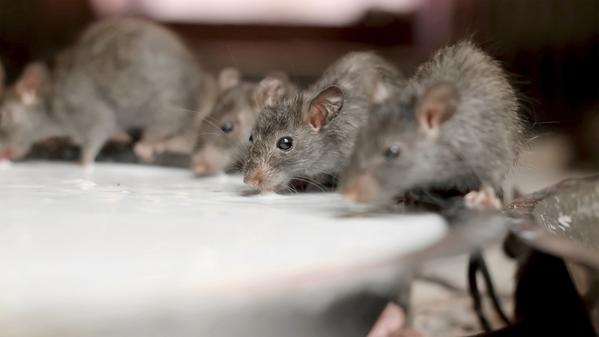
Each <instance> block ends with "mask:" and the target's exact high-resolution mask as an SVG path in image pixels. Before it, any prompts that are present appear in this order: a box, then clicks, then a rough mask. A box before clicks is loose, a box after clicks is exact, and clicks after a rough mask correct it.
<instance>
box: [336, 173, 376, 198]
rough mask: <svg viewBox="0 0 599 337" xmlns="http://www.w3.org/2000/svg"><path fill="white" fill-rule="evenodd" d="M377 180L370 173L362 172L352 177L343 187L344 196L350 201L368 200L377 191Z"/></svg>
mask: <svg viewBox="0 0 599 337" xmlns="http://www.w3.org/2000/svg"><path fill="white" fill-rule="evenodd" d="M375 185H376V182H375V181H374V179H373V178H372V176H371V175H369V174H361V175H359V176H357V177H354V178H352V179H350V180H349V181H348V182H347V184H346V185H345V186H344V187H343V188H342V190H341V193H342V194H343V197H345V199H347V200H349V201H354V202H367V201H369V200H370V199H372V197H373V195H374V193H375V191H376V186H375Z"/></svg>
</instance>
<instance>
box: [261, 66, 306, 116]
mask: <svg viewBox="0 0 599 337" xmlns="http://www.w3.org/2000/svg"><path fill="white" fill-rule="evenodd" d="M295 92H296V88H295V86H294V85H293V84H292V83H291V81H290V80H289V77H287V75H286V74H285V73H282V72H273V73H270V74H268V75H267V76H266V77H265V78H264V79H263V80H262V81H260V83H258V85H257V86H256V89H255V90H254V103H255V107H256V111H260V110H262V109H263V108H264V107H266V106H273V105H274V104H275V103H276V102H277V101H279V100H280V99H281V98H283V97H284V96H287V95H292V94H294V93H295Z"/></svg>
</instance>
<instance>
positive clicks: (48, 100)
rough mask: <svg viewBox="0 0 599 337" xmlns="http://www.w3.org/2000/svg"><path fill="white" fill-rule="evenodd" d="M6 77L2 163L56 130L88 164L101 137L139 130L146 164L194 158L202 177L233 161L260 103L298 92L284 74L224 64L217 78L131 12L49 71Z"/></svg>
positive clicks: (98, 27) (0, 126) (1, 99)
mask: <svg viewBox="0 0 599 337" xmlns="http://www.w3.org/2000/svg"><path fill="white" fill-rule="evenodd" d="M3 77H4V76H3V69H2V67H1V64H0V159H9V160H13V159H19V158H21V157H23V156H24V155H26V154H27V153H28V151H29V149H30V147H31V146H32V145H33V144H34V143H36V142H39V141H42V140H45V139H47V138H51V137H58V136H60V137H68V138H69V139H70V140H71V141H72V142H73V143H75V144H77V145H79V146H80V147H81V157H80V160H81V162H82V163H83V164H91V163H93V161H94V160H95V158H96V156H97V154H98V152H99V151H100V149H101V148H102V146H103V145H104V144H105V143H106V142H108V141H109V140H111V139H119V140H121V141H122V140H123V138H125V139H126V138H127V136H128V134H127V132H128V131H130V130H136V129H137V130H141V132H142V136H141V139H140V141H139V142H137V143H136V144H135V146H134V150H135V153H136V154H137V155H138V157H140V158H141V159H142V160H144V161H152V160H153V159H154V157H155V156H156V155H157V154H160V153H163V152H174V153H183V154H188V155H192V154H193V157H194V158H195V159H197V160H198V161H199V162H196V161H194V169H195V170H196V171H197V172H198V173H199V174H209V173H214V172H217V171H220V170H224V169H225V168H226V167H227V166H229V165H231V164H234V160H233V159H232V158H233V157H239V156H240V154H238V152H239V151H241V150H240V149H242V148H243V147H244V146H246V145H247V139H248V138H249V130H250V129H251V127H252V123H253V120H254V118H255V116H254V115H255V114H256V113H257V112H258V111H259V110H260V107H261V106H262V104H264V103H265V102H271V101H273V100H276V99H277V97H279V96H281V95H282V94H285V93H291V92H293V91H294V90H295V87H294V86H293V85H292V84H291V83H290V81H289V80H288V78H287V77H286V75H284V74H281V73H273V74H270V75H268V76H267V77H266V78H265V79H264V80H263V81H262V82H260V84H250V83H246V82H241V80H240V75H239V74H238V73H237V72H236V71H235V70H231V69H225V70H223V71H222V72H221V74H220V76H219V79H218V80H215V79H214V78H213V76H211V75H210V74H209V73H207V72H205V71H204V70H203V69H202V68H201V66H200V65H199V63H198V61H197V60H196V59H195V57H194V56H193V55H192V53H191V52H190V51H189V49H188V48H187V47H186V46H185V45H184V43H183V42H182V41H181V40H180V39H179V37H177V36H176V35H175V34H174V33H172V32H170V31H169V30H167V29H166V28H164V27H161V26H159V25H156V24H154V23H151V22H148V21H144V20H140V19H131V18H124V19H123V18H120V19H107V20H103V21H99V22H97V23H95V24H92V25H91V26H90V27H89V28H88V29H86V30H85V31H84V32H83V34H81V36H80V37H79V38H78V40H77V41H76V42H75V44H74V45H73V46H71V47H70V48H68V49H67V50H65V51H64V52H62V53H61V54H60V55H59V56H58V57H57V58H56V66H55V67H54V68H53V69H51V70H50V69H48V67H46V66H45V65H43V64H41V63H33V64H31V65H29V66H27V67H26V69H25V71H24V72H23V73H22V75H21V77H20V78H19V80H17V82H16V83H15V84H14V85H13V86H12V87H10V88H9V89H8V90H6V92H5V93H4V92H3V91H4V90H3V84H4V78H3ZM273 79H274V80H273ZM215 121H216V122H217V123H218V122H221V121H222V123H224V124H223V125H218V127H217V128H216V130H219V131H222V133H223V134H227V135H226V139H225V140H218V139H216V138H219V137H220V135H217V134H216V133H215V130H214V129H210V130H206V128H207V125H214V124H215ZM229 123H230V124H229ZM229 125H230V126H229ZM236 125H237V126H239V127H238V128H236V130H233V129H232V128H233V127H235V126H236ZM208 133H212V136H211V137H207V136H206V135H207V134H208ZM212 145H214V146H212ZM213 148H216V151H213V150H212V149H213ZM211 151H212V152H216V154H214V155H213V154H210V153H211ZM228 152H230V153H228ZM223 153H228V155H223ZM198 158H199V159H198ZM202 166H203V167H202Z"/></svg>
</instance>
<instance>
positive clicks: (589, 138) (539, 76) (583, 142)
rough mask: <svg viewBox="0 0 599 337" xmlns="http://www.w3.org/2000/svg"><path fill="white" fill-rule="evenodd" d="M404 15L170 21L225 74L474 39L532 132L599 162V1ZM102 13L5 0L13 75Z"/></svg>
mask: <svg viewBox="0 0 599 337" xmlns="http://www.w3.org/2000/svg"><path fill="white" fill-rule="evenodd" d="M423 2H424V6H423V7H422V8H421V9H420V10H418V11H415V12H412V13H405V14H395V13H384V12H379V11H368V12H365V13H364V14H363V16H362V17H361V19H359V20H357V21H356V22H354V23H352V24H350V25H347V26H345V27H322V26H320V27H312V26H297V25H285V24H278V25H250V24H247V25H225V24H223V25H215V24H210V25H207V24H201V23H197V24H189V23H188V24H181V23H177V24H175V23H168V22H166V23H165V24H167V25H169V26H170V27H171V28H173V29H174V30H175V31H177V32H178V33H180V34H181V35H182V36H183V37H184V39H185V40H186V41H187V42H188V43H189V45H190V46H191V47H192V48H193V50H194V51H196V52H197V54H198V56H199V58H200V60H201V62H202V64H203V66H204V67H205V68H206V69H208V70H209V71H212V72H214V73H216V72H217V71H218V70H219V69H221V68H222V67H225V66H231V65H234V66H236V67H238V68H240V70H241V71H242V72H243V73H244V74H245V75H246V76H248V77H259V76H260V75H261V74H264V73H266V72H267V71H270V70H272V69H280V70H284V71H287V72H288V73H290V74H291V75H292V76H293V78H295V79H296V80H298V81H300V82H302V83H306V82H308V81H310V80H311V79H313V78H314V77H316V76H318V75H319V73H320V72H321V71H322V70H323V69H324V68H325V67H326V66H327V65H328V64H329V63H331V62H332V61H333V60H334V59H335V58H337V57H339V56H340V55H342V54H343V53H345V52H347V51H349V50H355V49H374V50H377V51H379V52H380V53H381V54H382V55H384V56H385V57H387V58H389V59H390V60H391V61H392V62H394V63H396V64H397V65H399V66H400V67H401V68H402V69H403V70H404V72H406V73H407V74H410V73H411V72H412V71H413V70H414V68H415V67H416V66H417V65H418V64H419V63H420V62H422V61H424V60H425V59H426V58H427V57H428V56H430V54H431V52H433V51H434V50H435V49H437V48H439V47H441V46H443V45H446V44H448V43H451V42H453V41H457V40H459V39H462V38H465V37H469V38H472V39H474V40H475V41H477V42H478V43H479V44H480V45H481V46H482V47H483V48H484V49H485V50H487V51H488V52H489V53H491V54H492V55H494V56H495V57H497V58H498V59H500V60H501V61H502V63H503V64H504V66H505V67H506V69H507V70H508V71H509V73H510V74H511V79H512V81H513V83H514V85H515V86H516V87H517V88H518V90H519V92H520V93H521V101H522V103H523V104H522V106H523V109H522V110H523V116H524V117H525V118H527V120H528V121H529V129H530V130H531V131H532V132H533V133H548V132H549V133H552V132H560V133H562V132H563V133H564V134H566V135H568V137H570V139H571V140H572V141H573V143H574V144H575V152H576V153H575V157H576V158H577V163H578V164H585V165H586V164H589V163H592V162H593V160H594V161H595V163H596V162H599V150H598V147H599V146H598V145H597V143H599V1H597V0H543V1H541V0H424V1H423ZM95 18H96V16H95V14H94V12H93V11H92V9H91V7H90V6H89V5H88V3H87V2H86V1H77V0H29V1H11V0H0V59H1V60H2V62H3V63H4V65H5V67H6V68H7V73H8V78H9V82H11V81H14V80H15V78H16V77H18V75H19V73H20V71H21V70H22V67H23V66H24V65H25V64H26V63H27V62H29V61H31V60H36V59H42V60H46V61H48V62H51V60H52V56H53V55H54V54H55V52H56V51H57V50H59V49H60V48H63V47H65V46H67V45H68V44H69V43H70V42H71V41H72V40H73V39H74V38H75V37H76V36H77V34H78V33H79V32H81V30H82V29H83V28H84V27H85V26H86V25H87V24H88V23H89V22H91V21H93V20H94V19H95Z"/></svg>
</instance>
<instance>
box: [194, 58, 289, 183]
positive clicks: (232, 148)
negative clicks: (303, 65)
mask: <svg viewBox="0 0 599 337" xmlns="http://www.w3.org/2000/svg"><path fill="white" fill-rule="evenodd" d="M220 78H221V81H220V82H221V89H223V90H222V91H221V93H220V95H219V96H218V99H217V102H216V104H215V105H214V109H213V110H212V112H211V113H210V114H209V115H208V117H206V118H205V120H204V121H203V123H202V125H201V127H200V129H199V132H198V137H197V142H196V146H195V149H194V153H193V156H192V169H193V170H194V171H195V172H196V173H197V174H199V175H210V174H214V173H217V172H219V171H223V170H226V169H228V168H234V166H238V167H239V165H241V164H242V163H243V161H244V160H245V158H246V157H247V150H248V147H249V145H250V142H249V138H250V134H251V132H252V128H253V127H254V123H255V121H256V117H257V115H258V113H259V112H260V110H261V109H262V108H263V106H264V105H265V104H273V102H276V101H277V100H279V99H281V98H282V97H283V96H284V95H293V94H295V93H296V91H297V89H296V88H295V86H294V85H293V84H292V83H291V82H290V81H289V78H288V77H287V75H285V74H283V73H279V72H275V73H271V74H269V75H267V76H266V78H265V79H264V80H262V81H261V82H259V83H255V82H246V81H241V79H240V78H238V79H237V80H236V81H235V80H233V78H235V75H234V72H233V71H232V69H225V70H223V71H222V72H221V76H220ZM271 88H272V90H270V89H271ZM225 123H228V124H229V125H230V126H232V130H231V131H229V132H225V131H223V128H224V126H225Z"/></svg>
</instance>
